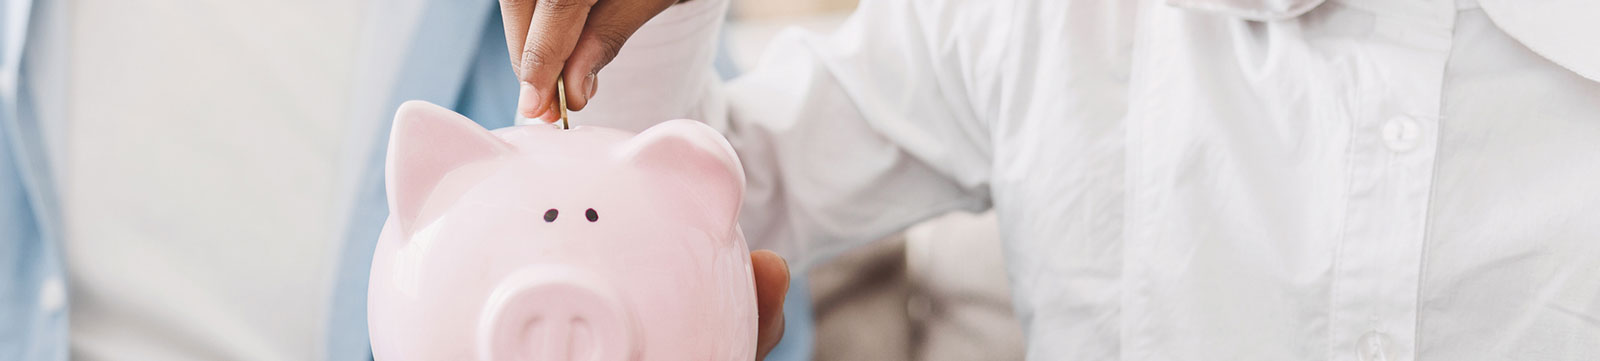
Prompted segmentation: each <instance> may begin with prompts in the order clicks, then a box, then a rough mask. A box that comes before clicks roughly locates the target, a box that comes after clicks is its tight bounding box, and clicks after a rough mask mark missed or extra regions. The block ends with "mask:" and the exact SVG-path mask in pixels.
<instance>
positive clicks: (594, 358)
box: [478, 266, 637, 361]
mask: <svg viewBox="0 0 1600 361" xmlns="http://www.w3.org/2000/svg"><path fill="white" fill-rule="evenodd" d="M634 328H635V327H634V325H633V318H632V314H631V313H630V312H629V310H628V309H627V308H626V307H625V306H624V305H623V303H622V299H621V298H619V297H618V295H617V293H616V292H615V290H613V289H612V288H610V287H609V286H608V285H607V283H605V282H603V281H602V280H601V279H599V278H598V277H595V276H594V275H591V274H588V273H585V272H583V271H580V270H577V269H574V268H570V267H562V266H536V267H530V268H527V269H522V270H519V271H517V272H514V273H512V274H510V275H508V276H507V277H506V278H505V279H503V280H502V281H501V282H500V283H499V285H498V286H497V287H496V288H495V290H494V291H493V293H492V294H491V295H490V297H489V300H488V303H487V304H486V305H485V307H484V308H483V314H482V316H481V318H480V319H479V323H478V342H479V344H478V359H479V360H480V361H628V360H632V359H634V351H635V349H636V348H637V347H635V345H634V342H635V341H634Z"/></svg>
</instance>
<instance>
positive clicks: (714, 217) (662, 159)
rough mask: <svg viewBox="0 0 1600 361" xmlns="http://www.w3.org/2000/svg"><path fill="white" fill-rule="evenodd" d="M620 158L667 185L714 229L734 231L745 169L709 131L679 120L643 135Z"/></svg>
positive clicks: (702, 125) (652, 129)
mask: <svg viewBox="0 0 1600 361" xmlns="http://www.w3.org/2000/svg"><path fill="white" fill-rule="evenodd" d="M623 156H624V157H626V158H627V159H630V160H631V161H632V162H633V163H634V164H635V165H637V166H639V167H641V168H643V169H647V170H648V171H649V172H650V174H661V175H664V176H662V177H660V178H655V179H651V180H650V182H652V183H659V184H663V185H666V186H667V187H669V189H672V190H673V192H675V194H677V195H679V196H680V199H682V200H683V201H685V202H687V203H686V204H685V206H689V207H692V208H690V209H704V210H706V211H707V212H709V213H701V214H705V215H708V216H709V218H706V220H708V221H710V222H711V224H710V225H711V226H713V227H730V228H731V227H733V226H734V225H736V224H737V223H738V221H739V219H738V217H739V204H740V202H741V200H742V199H744V186H745V184H744V168H743V167H742V166H741V165H740V164H739V157H738V155H735V154H734V152H733V146H731V145H729V144H728V140H727V139H724V138H723V137H722V134H720V133H717V131H716V130H715V129H712V128H711V126H708V125H705V124H704V123H700V122H697V121H693V120H687V119H679V120H672V121H667V122H665V123H661V124H657V125H656V126H653V127H650V129H645V130H644V132H643V133H639V135H638V136H635V137H634V138H633V140H631V141H629V142H628V144H627V145H626V146H625V148H624V153H623Z"/></svg>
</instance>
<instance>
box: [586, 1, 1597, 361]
mask: <svg viewBox="0 0 1600 361" xmlns="http://www.w3.org/2000/svg"><path fill="white" fill-rule="evenodd" d="M697 2H705V3H710V2H717V1H715V0H704V1H695V2H690V3H687V4H685V5H682V6H680V7H678V8H675V9H673V10H669V12H673V14H672V16H675V17H681V18H696V17H695V16H691V15H686V13H690V12H697V13H698V14H699V15H698V17H697V19H698V21H688V20H682V21H675V22H662V23H657V24H651V26H647V27H646V28H645V29H642V30H640V31H639V32H638V33H639V34H640V36H643V37H645V39H644V40H643V41H642V43H643V44H637V45H636V44H634V43H632V42H630V45H629V48H627V49H624V51H623V52H622V55H621V58H619V59H618V60H617V61H616V62H614V63H613V65H612V66H611V67H609V68H607V69H606V70H605V71H604V72H603V73H602V74H600V81H601V82H602V83H604V84H612V85H606V86H602V87H601V89H619V88H627V93H626V94H623V95H619V93H618V92H611V93H608V92H607V91H606V90H602V91H601V92H600V94H599V99H596V100H595V103H593V104H594V105H593V107H592V108H591V110H587V111H585V112H584V113H582V114H579V115H578V116H579V118H578V121H580V122H596V123H605V124H620V123H626V122H629V121H633V122H648V121H654V120H660V119H665V118H671V117H691V118H699V119H704V120H707V121H710V122H712V123H714V124H717V125H719V126H721V127H723V129H725V130H726V133H727V135H728V136H729V137H730V139H731V140H732V142H733V143H734V145H735V146H736V147H737V150H738V151H739V153H740V155H741V158H742V159H743V161H744V162H745V170H746V171H747V172H748V173H749V174H748V178H749V191H748V193H747V194H748V196H749V202H748V203H747V205H746V208H745V213H744V221H743V224H744V226H745V228H744V229H745V231H746V232H747V235H748V237H749V239H750V240H751V242H752V243H754V246H755V247H764V248H775V249H778V250H779V251H780V252H782V253H783V254H785V255H787V256H788V257H790V258H791V260H794V261H796V262H795V263H793V264H795V265H803V264H805V263H809V262H814V260H816V259H818V258H819V257H826V255H828V254H829V253H832V252H835V251H836V250H838V249H840V248H841V247H848V246H850V245H852V244H856V243H859V242H866V241H869V240H873V239H877V238H879V237H881V236H883V235H885V234H887V233H890V232H894V231H896V230H899V229H901V228H903V227H905V226H907V225H909V224H911V223H913V222H915V221H918V220H921V219H924V218H926V217H928V216H930V215H935V214H939V213H942V212H946V211H949V210H952V209H967V210H978V209H983V208H988V207H993V208H994V209H995V210H996V212H997V214H998V219H999V222H1000V229H1001V233H1002V238H1003V241H1004V247H1005V256H1006V259H1007V263H1008V264H1007V268H1008V274H1009V279H1010V281H1011V286H1012V290H1013V292H1012V293H1013V302H1014V303H1015V309H1016V311H1017V314H1018V316H1019V318H1020V319H1021V321H1022V325H1021V327H1022V328H1023V330H1024V331H1025V333H1026V334H1027V336H1028V339H1029V342H1028V346H1027V348H1028V355H1029V357H1030V359H1035V360H1112V359H1120V360H1413V359H1415V360H1436V361H1454V360H1592V359H1593V358H1594V357H1595V355H1600V257H1597V256H1596V255H1600V186H1597V184H1600V162H1597V161H1596V159H1600V83H1597V82H1595V81H1593V80H1590V79H1586V78H1584V77H1583V76H1581V75H1580V74H1579V73H1578V72H1582V71H1585V70H1584V69H1587V68H1586V67H1587V66H1590V65H1593V64H1590V63H1584V64H1576V65H1571V66H1573V67H1575V68H1568V67H1564V66H1563V64H1568V63H1570V62H1572V61H1584V60H1586V59H1594V56H1595V55H1596V52H1600V47H1596V46H1594V44H1595V43H1594V37H1593V36H1594V34H1592V33H1578V32H1568V33H1563V32H1559V31H1554V30H1550V29H1541V28H1540V27H1541V26H1544V25H1541V24H1545V23H1543V22H1541V21H1539V20H1538V18H1536V17H1530V18H1523V15H1520V14H1494V13H1493V12H1494V11H1501V10H1500V9H1501V8H1504V7H1503V6H1488V4H1487V3H1486V4H1485V6H1483V7H1482V8H1481V9H1475V8H1472V7H1471V6H1464V8H1465V9H1459V10H1458V9H1457V8H1456V7H1457V2H1456V1H1454V0H1428V1H1387V0H1370V1H1366V0H1349V1H1340V0H1330V1H1328V2H1326V3H1323V4H1320V5H1319V6H1317V7H1316V8H1314V9H1310V10H1309V11H1308V12H1306V13H1304V14H1301V15H1299V16H1294V17H1289V18H1285V19H1283V20H1280V21H1272V22H1254V21H1247V20H1245V19H1242V18H1239V17H1236V15H1228V14H1221V13H1217V12H1214V11H1204V10H1197V9H1186V8H1178V7H1172V6H1168V5H1165V1H1161V0H1144V1H1122V0H1103V1H1052V0H1031V1H1030V0H933V1H921V0H881V1H865V2H863V3H862V4H861V8H860V9H859V10H858V11H857V13H856V14H855V16H854V17H853V19H852V20H851V21H849V22H848V23H847V24H846V25H845V26H844V27H843V28H842V29H841V30H839V31H837V32H836V33H834V34H832V35H829V36H814V35H810V34H804V33H800V32H794V33H790V34H787V35H785V36H781V37H780V38H779V39H778V40H776V41H775V42H774V43H773V44H772V46H771V48H770V50H769V51H768V53H767V56H766V57H765V61H764V62H763V63H762V64H761V65H760V66H758V67H756V68H755V69H752V70H751V71H750V72H749V73H747V74H746V75H745V76H743V77H741V78H739V79H736V80H734V81H732V82H730V83H728V84H726V85H723V86H717V85H715V84H714V83H712V84H710V85H707V84H706V83H707V81H706V80H705V79H712V78H711V77H710V75H709V74H710V73H709V69H706V70H704V71H701V72H700V73H697V74H692V75H684V74H681V73H680V72H678V71H662V69H685V68H703V67H704V64H705V58H706V54H705V52H707V51H709V50H707V49H709V46H706V45H705V43H707V42H709V41H710V39H711V37H710V36H708V35H705V34H701V33H694V34H689V35H683V32H681V31H678V30H681V28H684V27H695V26H702V24H703V23H710V22H715V21H717V19H718V15H719V14H718V12H717V11H716V10H717V9H718V8H719V6H720V5H719V6H712V5H708V4H698V5H695V4H694V3H697ZM717 3H718V4H721V3H722V2H717ZM1508 3H1509V2H1508ZM1544 3H1545V4H1546V5H1549V6H1557V5H1559V4H1563V3H1564V4H1577V3H1579V2H1577V1H1566V2H1561V1H1545V2H1544ZM1592 9H1593V8H1592V7H1588V6H1582V5H1576V6H1571V7H1570V10H1573V11H1583V10H1592ZM1260 10H1261V11H1270V10H1272V9H1260ZM1550 11H1554V10H1550ZM1486 12H1490V13H1488V14H1486ZM1501 15H1506V16H1501ZM1566 16H1568V17H1570V18H1573V19H1579V18H1589V19H1592V18H1596V17H1597V16H1600V14H1595V13H1593V12H1592V11H1591V12H1588V13H1583V14H1581V15H1580V14H1567V15H1566ZM1502 18H1506V19H1510V18H1517V19H1518V20H1515V21H1517V22H1518V23H1517V25H1516V27H1517V28H1518V31H1503V30H1502V29H1501V28H1500V27H1497V26H1496V25H1495V23H1493V22H1491V19H1502ZM1571 24H1572V23H1566V22H1560V23H1552V24H1551V25H1549V26H1570V25H1571ZM675 27H676V28H675ZM702 28H704V29H706V30H707V31H711V30H714V27H703V26H702ZM1508 33H1509V35H1508ZM662 34H673V35H672V36H675V37H677V39H679V40H680V41H678V42H677V43H672V42H669V41H666V40H663V39H661V38H662V37H666V35H662ZM1520 34H1529V35H1528V36H1531V37H1537V39H1536V40H1532V38H1529V39H1523V38H1520V37H1519V36H1522V35H1520ZM636 40H639V39H636ZM1530 43H1531V44H1530ZM1549 44H1560V45H1559V49H1560V50H1559V51H1556V52H1550V54H1553V55H1552V56H1558V57H1561V58H1560V59H1551V58H1545V57H1542V56H1541V55H1540V54H1544V53H1542V52H1539V51H1534V50H1529V49H1528V46H1535V50H1537V49H1538V47H1548V48H1550V49H1555V48H1556V47H1552V46H1554V45H1549ZM1572 54H1577V55H1572ZM1575 71H1578V72H1575ZM685 93H694V94H701V95H686V94H685ZM641 94H644V95H648V94H658V95H659V97H656V98H648V100H642V101H641V100H640V99H644V98H641V96H640V95H641ZM668 97H670V98H671V99H691V100H694V101H695V103H693V104H685V103H675V102H668V101H663V100H661V99H665V98H668Z"/></svg>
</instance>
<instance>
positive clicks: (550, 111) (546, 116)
mask: <svg viewBox="0 0 1600 361" xmlns="http://www.w3.org/2000/svg"><path fill="white" fill-rule="evenodd" d="M558 111H559V110H556V108H555V107H546V108H545V109H544V112H543V113H539V120H543V121H544V122H545V123H555V122H556V121H557V120H561V116H559V115H556V112H558Z"/></svg>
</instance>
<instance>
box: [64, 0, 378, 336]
mask: <svg viewBox="0 0 1600 361" xmlns="http://www.w3.org/2000/svg"><path fill="white" fill-rule="evenodd" d="M363 6H364V1H361V0H341V1H311V0H294V1H203V2H181V3H174V2H168V1H130V0H76V1H72V2H71V3H70V6H69V7H68V8H69V9H70V10H68V11H69V14H70V15H69V16H68V20H69V21H70V22H71V24H72V25H71V28H70V29H71V31H70V33H71V35H70V40H69V41H70V45H68V48H69V51H70V52H69V58H70V59H71V60H70V63H69V64H68V65H67V77H68V78H69V79H68V83H67V90H66V100H65V105H66V108H67V109H66V112H65V113H64V114H65V118H64V119H42V121H46V122H64V123H61V124H58V125H57V126H55V127H52V128H50V129H55V131H56V132H59V133H60V134H61V135H63V136H61V137H60V139H63V140H64V141H65V142H64V143H63V144H62V145H60V148H59V149H56V152H55V153H56V154H59V155H61V156H62V157H61V158H59V159H61V160H60V161H58V162H57V164H56V165H55V169H57V171H58V172H59V173H58V176H59V178H58V180H59V181H60V182H61V187H60V188H59V189H60V191H61V197H62V202H63V211H64V213H65V214H64V218H65V219H64V226H65V233H66V234H65V240H64V242H63V245H64V246H63V247H64V253H65V258H66V262H67V266H68V271H69V272H68V274H70V275H71V278H70V280H69V282H68V284H69V286H68V288H69V291H70V294H71V297H72V302H71V307H72V310H71V312H72V313H71V315H72V317H71V332H72V334H71V340H72V347H71V352H72V357H73V358H74V359H76V360H312V359H316V358H318V357H320V354H319V353H318V347H319V346H320V345H319V342H320V340H321V339H322V336H323V331H322V330H323V329H324V326H325V320H326V318H327V317H326V316H327V315H326V313H327V311H326V308H327V302H328V300H329V299H330V295H329V294H328V292H329V286H328V285H329V284H330V282H331V279H332V275H333V273H334V272H333V271H334V268H333V261H334V256H335V253H336V252H337V250H338V247H339V245H340V244H341V242H340V241H341V240H340V239H339V238H338V236H337V234H335V232H336V227H337V226H338V225H337V223H338V222H341V221H342V220H343V217H341V215H342V214H343V213H341V210H340V209H336V208H335V207H336V204H335V201H334V200H336V199H341V198H345V197H340V196H338V193H337V192H338V191H339V190H338V189H336V184H338V183H339V182H338V176H340V175H341V174H342V173H341V170H342V169H344V168H348V167H353V166H355V165H351V164H339V163H338V162H336V160H339V159H344V158H345V157H343V156H342V154H340V152H341V151H343V150H344V148H343V147H342V142H343V140H344V139H345V137H344V136H345V134H344V131H345V130H346V129H348V128H349V127H350V125H349V124H348V123H349V122H348V121H347V118H346V116H347V115H348V114H349V109H348V108H347V106H346V104H348V102H349V99H348V94H350V90H351V86H352V77H351V75H350V74H351V73H352V70H353V69H354V68H355V61H354V59H355V57H356V52H357V50H356V37H357V35H358V30H359V29H360V27H361V21H362V20H363V19H361V14H364V8H363Z"/></svg>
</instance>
